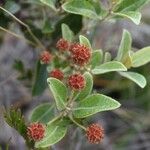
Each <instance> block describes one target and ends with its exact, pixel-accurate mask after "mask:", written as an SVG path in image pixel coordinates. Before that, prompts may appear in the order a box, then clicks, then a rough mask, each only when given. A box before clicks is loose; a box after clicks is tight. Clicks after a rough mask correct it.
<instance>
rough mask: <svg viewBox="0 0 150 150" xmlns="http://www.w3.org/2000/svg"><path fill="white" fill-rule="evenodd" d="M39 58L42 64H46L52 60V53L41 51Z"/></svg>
mask: <svg viewBox="0 0 150 150" xmlns="http://www.w3.org/2000/svg"><path fill="white" fill-rule="evenodd" d="M40 60H41V62H42V63H43V64H48V63H49V62H50V61H51V60H52V55H51V54H50V53H49V52H48V51H43V52H42V53H41V55H40Z"/></svg>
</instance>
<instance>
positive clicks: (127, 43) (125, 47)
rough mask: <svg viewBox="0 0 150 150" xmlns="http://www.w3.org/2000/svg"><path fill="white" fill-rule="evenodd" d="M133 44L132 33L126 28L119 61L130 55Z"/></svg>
mask: <svg viewBox="0 0 150 150" xmlns="http://www.w3.org/2000/svg"><path fill="white" fill-rule="evenodd" d="M131 44H132V38H131V34H130V33H129V32H128V31H127V30H124V31H123V35H122V39H121V43H120V46H119V50H118V54H117V58H116V59H117V60H118V61H122V60H123V59H124V58H125V57H127V56H128V54H129V51H130V50H131Z"/></svg>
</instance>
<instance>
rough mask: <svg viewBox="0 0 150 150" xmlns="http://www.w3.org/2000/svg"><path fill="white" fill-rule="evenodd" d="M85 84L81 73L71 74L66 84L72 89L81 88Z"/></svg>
mask: <svg viewBox="0 0 150 150" xmlns="http://www.w3.org/2000/svg"><path fill="white" fill-rule="evenodd" d="M85 84H86V82H85V79H84V76H82V75H81V74H73V75H71V76H70V77H69V78H68V85H69V86H70V88H71V89H73V90H82V89H83V88H84V87H85Z"/></svg>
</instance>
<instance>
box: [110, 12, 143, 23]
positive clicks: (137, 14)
mask: <svg viewBox="0 0 150 150" xmlns="http://www.w3.org/2000/svg"><path fill="white" fill-rule="evenodd" d="M113 14H114V15H117V16H120V17H125V18H128V19H131V20H132V21H133V22H134V23H135V24H136V25H139V24H140V21H141V13H140V12H136V11H128V12H118V13H113Z"/></svg>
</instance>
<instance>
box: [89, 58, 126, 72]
mask: <svg viewBox="0 0 150 150" xmlns="http://www.w3.org/2000/svg"><path fill="white" fill-rule="evenodd" d="M126 70H127V68H126V67H125V66H124V65H123V64H122V63H120V62H117V61H110V62H107V63H104V64H102V65H100V66H98V67H95V68H94V69H93V70H92V73H93V74H104V73H107V72H113V71H126Z"/></svg>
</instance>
